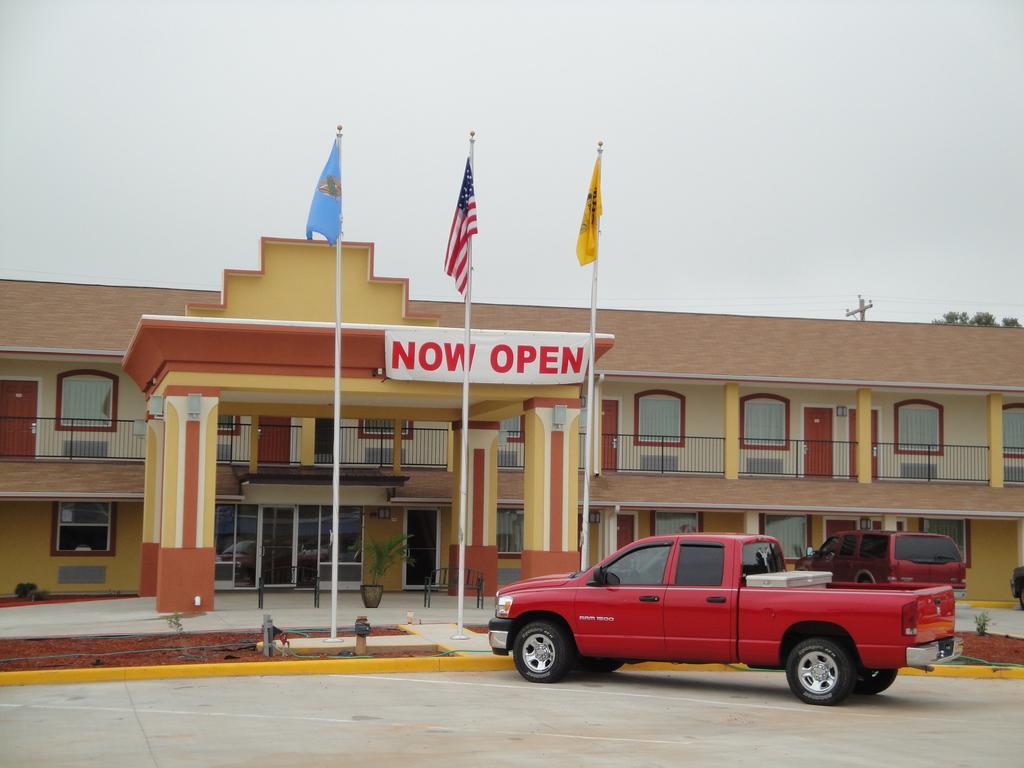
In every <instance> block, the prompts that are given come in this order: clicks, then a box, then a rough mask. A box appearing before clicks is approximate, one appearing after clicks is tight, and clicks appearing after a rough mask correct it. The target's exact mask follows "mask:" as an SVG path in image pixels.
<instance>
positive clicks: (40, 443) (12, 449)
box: [0, 416, 146, 461]
mask: <svg viewBox="0 0 1024 768" xmlns="http://www.w3.org/2000/svg"><path fill="white" fill-rule="evenodd" d="M0 457H10V458H28V459H33V458H38V459H89V460H92V461H95V460H102V459H116V460H119V461H141V460H142V459H145V458H146V422H145V421H143V420H128V419H122V420H118V421H111V420H109V419H66V418H59V419H58V418H54V417H49V418H33V417H27V416H26V417H22V416H4V417H0Z"/></svg>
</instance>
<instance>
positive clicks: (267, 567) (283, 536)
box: [260, 507, 295, 586]
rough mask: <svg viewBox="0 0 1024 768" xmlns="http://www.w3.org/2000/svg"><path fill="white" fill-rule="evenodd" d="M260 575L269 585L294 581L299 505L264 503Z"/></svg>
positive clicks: (292, 582) (261, 527)
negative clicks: (296, 524) (283, 505)
mask: <svg viewBox="0 0 1024 768" xmlns="http://www.w3.org/2000/svg"><path fill="white" fill-rule="evenodd" d="M262 512H263V523H262V525H261V526H260V534H261V541H262V546H261V550H260V554H261V557H260V575H261V576H262V577H263V583H264V584H266V585H267V586H273V585H285V584H287V585H291V584H294V583H295V582H294V578H295V574H294V570H293V568H292V566H294V565H295V507H263V509H262Z"/></svg>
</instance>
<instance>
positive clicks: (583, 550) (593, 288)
mask: <svg viewBox="0 0 1024 768" xmlns="http://www.w3.org/2000/svg"><path fill="white" fill-rule="evenodd" d="M603 154H604V142H603V141H599V142H597V168H598V177H599V178H600V173H601V156H602V155H603ZM595 244H596V246H597V247H596V249H595V252H594V262H593V264H594V271H593V273H592V274H591V281H590V365H589V366H587V368H588V371H587V417H586V419H587V420H586V427H587V441H586V446H585V447H584V462H583V521H582V525H581V526H580V530H581V531H582V535H581V536H580V570H581V571H585V570H587V560H588V555H589V554H590V476H591V474H592V466H593V462H594V439H595V437H596V435H595V434H594V366H595V364H596V363H597V344H596V343H595V340H596V337H597V265H598V262H599V261H600V259H598V258H597V251H598V250H600V246H601V219H600V218H598V220H597V232H596V233H595Z"/></svg>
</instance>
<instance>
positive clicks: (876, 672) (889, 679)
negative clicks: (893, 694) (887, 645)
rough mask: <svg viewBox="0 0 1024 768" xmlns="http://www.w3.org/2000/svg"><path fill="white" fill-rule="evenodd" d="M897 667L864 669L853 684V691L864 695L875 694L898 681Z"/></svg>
mask: <svg viewBox="0 0 1024 768" xmlns="http://www.w3.org/2000/svg"><path fill="white" fill-rule="evenodd" d="M897 672H898V670H895V669H862V670H861V672H860V676H859V677H858V678H857V684H856V685H854V686H853V692H854V693H859V694H861V695H862V696H874V695H875V694H876V693H881V692H882V691H884V690H885V689H886V688H888V687H889V686H890V685H892V684H893V683H895V682H896V674H897Z"/></svg>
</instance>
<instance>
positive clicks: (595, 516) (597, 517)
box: [588, 512, 601, 525]
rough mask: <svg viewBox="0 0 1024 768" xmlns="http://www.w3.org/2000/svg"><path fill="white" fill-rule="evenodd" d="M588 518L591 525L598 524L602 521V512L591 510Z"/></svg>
mask: <svg viewBox="0 0 1024 768" xmlns="http://www.w3.org/2000/svg"><path fill="white" fill-rule="evenodd" d="M588 520H589V521H590V524H591V525H597V524H598V523H600V522H601V513H600V512H591V513H590V515H589V516H588Z"/></svg>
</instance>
